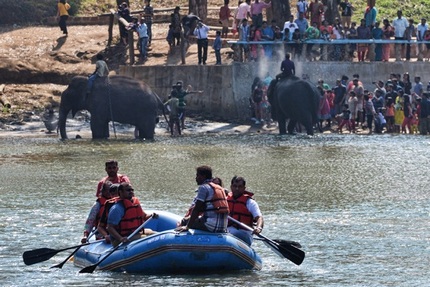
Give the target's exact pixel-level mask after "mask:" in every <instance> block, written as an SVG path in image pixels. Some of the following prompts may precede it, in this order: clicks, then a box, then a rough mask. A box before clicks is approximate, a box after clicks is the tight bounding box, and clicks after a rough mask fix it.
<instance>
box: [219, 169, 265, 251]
mask: <svg viewBox="0 0 430 287" xmlns="http://www.w3.org/2000/svg"><path fill="white" fill-rule="evenodd" d="M230 190H231V191H230V192H229V194H228V196H227V202H228V209H229V215H230V216H231V217H233V218H234V219H236V220H238V221H240V222H242V223H244V224H246V225H248V226H249V227H251V228H252V229H253V230H254V231H252V232H251V231H248V230H245V229H243V228H242V227H241V226H239V225H237V224H234V223H232V222H229V223H228V232H230V233H231V234H233V235H234V236H236V237H238V238H240V239H242V240H243V241H245V242H246V243H247V244H248V245H251V244H252V241H253V239H252V235H253V234H260V233H261V231H262V230H263V227H264V220H263V215H262V214H261V211H260V207H259V206H258V203H257V202H256V201H255V200H254V199H253V198H252V196H253V195H254V194H253V193H252V192H249V191H247V190H246V181H245V179H244V178H243V177H241V176H234V177H233V178H232V180H231V186H230ZM254 223H255V227H254Z"/></svg>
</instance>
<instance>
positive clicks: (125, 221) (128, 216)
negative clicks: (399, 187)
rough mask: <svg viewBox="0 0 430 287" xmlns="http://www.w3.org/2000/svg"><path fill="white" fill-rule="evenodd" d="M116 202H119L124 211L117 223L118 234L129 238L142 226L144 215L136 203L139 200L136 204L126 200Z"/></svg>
mask: <svg viewBox="0 0 430 287" xmlns="http://www.w3.org/2000/svg"><path fill="white" fill-rule="evenodd" d="M118 202H121V203H122V204H123V205H124V209H125V213H124V216H123V217H122V218H121V221H120V222H119V230H118V233H119V234H121V236H129V235H130V234H132V233H133V231H135V230H136V229H137V228H138V227H139V226H141V225H142V224H143V221H144V218H145V214H144V212H143V210H142V207H141V206H140V203H138V202H139V200H137V203H136V202H134V201H130V200H128V199H120V200H118Z"/></svg>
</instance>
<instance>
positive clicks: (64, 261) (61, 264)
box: [51, 247, 80, 269]
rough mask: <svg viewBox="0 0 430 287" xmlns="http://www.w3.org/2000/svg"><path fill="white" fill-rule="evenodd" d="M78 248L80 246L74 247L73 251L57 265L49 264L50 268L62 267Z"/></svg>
mask: <svg viewBox="0 0 430 287" xmlns="http://www.w3.org/2000/svg"><path fill="white" fill-rule="evenodd" d="M79 248H80V247H78V248H76V249H75V251H73V252H72V253H71V254H70V255H69V256H67V258H66V259H65V260H63V262H61V263H59V264H57V265H54V266H51V268H60V269H61V268H63V265H64V264H66V262H67V261H69V259H70V258H72V257H73V255H75V253H76V252H78V250H79Z"/></svg>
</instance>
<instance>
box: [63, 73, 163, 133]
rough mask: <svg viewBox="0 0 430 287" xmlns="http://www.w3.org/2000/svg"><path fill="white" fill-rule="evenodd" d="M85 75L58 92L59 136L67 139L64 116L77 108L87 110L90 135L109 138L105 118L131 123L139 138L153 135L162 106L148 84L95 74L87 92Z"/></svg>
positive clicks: (107, 124) (125, 78)
mask: <svg viewBox="0 0 430 287" xmlns="http://www.w3.org/2000/svg"><path fill="white" fill-rule="evenodd" d="M87 83H88V78H86V77H82V76H76V77H74V78H73V79H72V81H71V82H70V84H69V86H68V87H67V89H66V90H65V91H64V92H63V93H62V95H61V103H60V110H59V121H58V127H59V129H60V134H61V138H62V139H67V134H66V119H67V115H68V114H69V112H70V111H72V116H73V117H74V116H75V114H76V112H78V111H79V110H87V111H89V112H90V113H91V131H92V136H93V139H107V138H109V122H110V121H115V122H119V123H125V124H131V125H134V126H136V129H137V130H138V131H139V138H140V139H147V140H152V139H154V133H155V125H156V122H157V120H158V117H157V115H158V110H159V109H161V110H162V111H163V114H164V106H163V103H162V101H161V100H160V98H159V97H158V95H157V94H156V93H155V92H153V91H152V90H151V88H150V87H149V86H148V85H146V84H145V83H143V82H142V81H138V80H136V79H134V78H130V77H124V76H110V77H108V78H98V79H96V81H95V82H94V85H93V87H92V92H91V93H90V94H89V95H87V94H86V92H87Z"/></svg>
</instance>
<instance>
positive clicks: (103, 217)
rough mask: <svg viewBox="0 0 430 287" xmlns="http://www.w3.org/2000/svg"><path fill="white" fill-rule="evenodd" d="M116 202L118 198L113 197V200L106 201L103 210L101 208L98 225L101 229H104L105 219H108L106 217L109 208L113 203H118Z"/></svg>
mask: <svg viewBox="0 0 430 287" xmlns="http://www.w3.org/2000/svg"><path fill="white" fill-rule="evenodd" d="M118 200H119V197H114V198H111V199H108V200H106V202H105V205H104V208H103V212H102V214H101V216H100V220H99V225H101V226H102V227H106V225H107V219H108V215H109V210H110V209H111V207H112V206H113V205H114V204H115V203H117V202H118Z"/></svg>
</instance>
